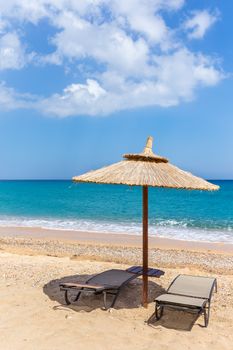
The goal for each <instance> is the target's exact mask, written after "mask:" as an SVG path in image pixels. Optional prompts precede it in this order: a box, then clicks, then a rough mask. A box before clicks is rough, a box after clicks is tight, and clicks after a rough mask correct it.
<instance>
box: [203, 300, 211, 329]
mask: <svg viewBox="0 0 233 350" xmlns="http://www.w3.org/2000/svg"><path fill="white" fill-rule="evenodd" d="M209 318H210V304H208V306H205V308H204V321H205V327H208V324H209Z"/></svg>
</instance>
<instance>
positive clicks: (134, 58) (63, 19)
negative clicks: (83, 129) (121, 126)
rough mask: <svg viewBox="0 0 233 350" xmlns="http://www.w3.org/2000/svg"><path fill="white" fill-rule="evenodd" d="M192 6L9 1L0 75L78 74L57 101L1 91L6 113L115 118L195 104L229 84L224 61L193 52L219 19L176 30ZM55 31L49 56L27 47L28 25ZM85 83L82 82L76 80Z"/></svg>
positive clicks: (199, 17)
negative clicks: (44, 69) (62, 70)
mask: <svg viewBox="0 0 233 350" xmlns="http://www.w3.org/2000/svg"><path fill="white" fill-rule="evenodd" d="M184 5H185V1H184V0H127V1H124V0H111V1H107V0H85V1H76V0H37V1H36V2H32V1H30V0H24V1H22V0H8V1H7V2H2V1H1V17H0V71H1V70H2V71H3V70H19V69H23V68H24V67H25V66H27V65H34V67H35V68H34V69H36V65H57V66H64V67H66V68H67V67H69V66H70V67H71V68H70V69H72V70H74V78H73V83H72V84H70V85H68V86H65V87H64V89H63V91H60V92H56V93H54V94H52V95H50V96H44V97H41V96H40V97H39V96H31V95H30V91H29V92H28V94H21V93H20V92H16V91H15V90H14V89H13V88H10V87H7V86H6V85H5V84H2V85H0V108H1V110H3V109H6V110H7V109H14V108H15V109H16V108H32V109H36V110H39V111H41V112H42V113H44V114H46V115H52V116H57V117H68V116H72V115H91V116H96V115H109V114H111V113H113V112H116V111H120V110H125V109H131V108H139V107H146V106H161V107H169V106H175V105H178V104H180V103H182V102H184V101H190V100H192V99H193V98H194V97H195V93H196V91H197V89H198V88H199V87H208V86H215V85H217V84H218V83H219V81H220V80H221V79H222V78H223V77H224V74H223V73H222V71H221V69H220V68H219V67H218V65H217V63H216V61H215V60H214V59H213V58H211V57H209V56H206V55H205V54H204V53H202V52H194V51H191V50H190V49H189V48H187V44H186V41H187V42H188V41H190V39H196V40H197V39H199V40H200V39H203V38H204V36H205V34H206V32H207V31H208V30H209V28H210V27H211V26H212V25H213V24H214V23H215V22H216V21H217V19H218V17H219V15H218V13H217V12H216V11H215V12H210V11H208V10H203V11H195V10H193V11H192V13H190V15H189V16H188V17H187V19H186V20H185V21H184V22H183V24H182V25H180V24H178V25H177V26H176V27H174V26H173V27H172V26H169V23H167V22H166V21H165V14H166V13H169V14H170V16H171V15H172V14H176V13H177V12H178V13H179V11H181V10H182V8H183V6H184ZM42 20H47V21H48V23H49V25H50V27H52V28H53V29H54V33H53V35H52V36H48V38H46V40H47V41H48V44H49V45H50V46H51V48H53V51H52V52H51V53H49V54H46V53H41V52H40V53H37V52H34V51H33V52H32V51H30V50H29V49H28V47H27V43H25V42H24V34H23V30H24V28H25V26H26V24H27V23H30V24H31V25H33V26H40V25H43V23H42ZM77 75H78V76H79V78H78V79H77V78H75V76H77Z"/></svg>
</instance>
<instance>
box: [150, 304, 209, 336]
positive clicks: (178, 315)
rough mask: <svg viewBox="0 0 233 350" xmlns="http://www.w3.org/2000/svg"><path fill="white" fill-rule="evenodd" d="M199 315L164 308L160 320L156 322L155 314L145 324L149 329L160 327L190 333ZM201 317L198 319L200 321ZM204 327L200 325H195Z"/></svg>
mask: <svg viewBox="0 0 233 350" xmlns="http://www.w3.org/2000/svg"><path fill="white" fill-rule="evenodd" d="M198 317H199V315H197V314H193V313H190V312H187V311H181V310H174V309H169V308H168V307H166V308H164V313H163V316H162V317H161V319H160V320H156V317H155V314H152V315H151V316H150V318H149V319H148V321H147V323H148V325H149V326H151V327H154V328H156V327H158V326H162V327H165V328H169V329H176V330H180V331H181V330H182V331H191V330H192V328H193V326H194V324H195V322H196V321H197V319H198ZM201 320H202V317H200V321H201ZM197 325H198V326H200V327H204V325H202V324H199V323H198V324H197Z"/></svg>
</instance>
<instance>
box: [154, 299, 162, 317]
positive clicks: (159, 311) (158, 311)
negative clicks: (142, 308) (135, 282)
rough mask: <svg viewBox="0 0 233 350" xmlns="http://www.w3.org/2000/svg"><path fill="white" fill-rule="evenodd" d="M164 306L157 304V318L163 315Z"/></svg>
mask: <svg viewBox="0 0 233 350" xmlns="http://www.w3.org/2000/svg"><path fill="white" fill-rule="evenodd" d="M163 308H164V307H163V306H160V305H158V304H157V302H156V304H155V317H156V319H157V320H160V318H161V317H162V316H163Z"/></svg>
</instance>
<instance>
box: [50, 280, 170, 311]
mask: <svg viewBox="0 0 233 350" xmlns="http://www.w3.org/2000/svg"><path fill="white" fill-rule="evenodd" d="M93 276H94V275H72V276H66V277H62V278H59V279H55V280H51V281H50V282H48V283H47V284H45V285H44V287H43V292H44V293H45V294H46V295H47V296H48V297H49V299H50V300H52V301H56V302H57V303H58V304H59V305H56V306H54V309H55V310H56V309H64V308H65V309H72V310H74V311H77V312H80V311H86V312H91V311H93V310H95V309H101V308H103V306H104V303H103V294H94V293H93V294H88V295H87V294H85V293H82V295H81V297H80V298H79V300H78V301H77V302H74V303H72V304H70V305H66V303H65V297H64V296H65V293H64V291H61V290H60V286H59V285H60V283H66V282H72V283H73V282H74V283H77V282H79V283H84V282H85V281H87V280H88V279H90V278H91V277H93ZM148 290H149V293H148V294H149V295H148V302H149V303H150V302H152V301H154V299H155V298H156V297H157V296H158V295H160V294H161V293H163V292H164V289H163V288H162V287H161V286H160V285H158V284H157V283H155V282H153V281H149V285H148ZM74 293H75V291H74ZM75 295H77V292H76V293H75V294H74V296H75ZM141 295H142V280H141V279H139V278H137V279H135V280H133V281H131V282H129V283H128V284H127V285H125V286H124V287H122V288H121V290H120V293H119V296H118V298H117V301H116V303H115V306H114V309H133V308H138V307H140V306H141ZM71 298H72V296H71ZM72 299H73V298H72ZM111 300H112V297H111V296H109V297H108V301H109V303H111Z"/></svg>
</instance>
